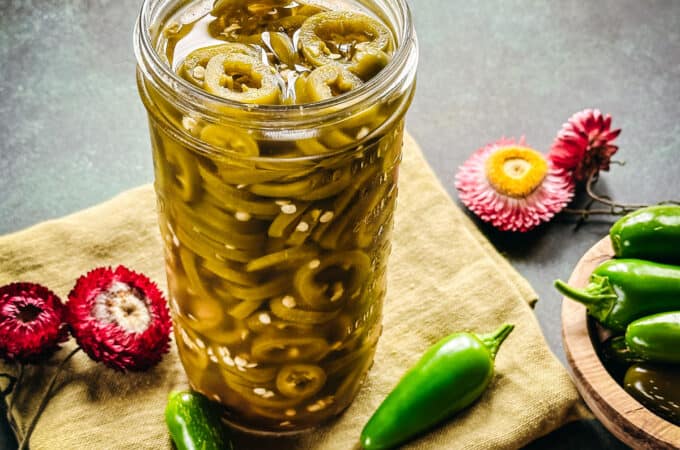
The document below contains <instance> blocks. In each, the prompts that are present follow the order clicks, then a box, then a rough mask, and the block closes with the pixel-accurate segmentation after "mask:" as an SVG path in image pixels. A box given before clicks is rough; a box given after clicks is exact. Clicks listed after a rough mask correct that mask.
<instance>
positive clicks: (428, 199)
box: [0, 135, 582, 450]
mask: <svg viewBox="0 0 680 450" xmlns="http://www.w3.org/2000/svg"><path fill="white" fill-rule="evenodd" d="M0 249H1V250H0V284H5V283H9V282H12V281H16V280H24V281H32V282H38V283H42V284H45V285H47V286H49V287H50V288H51V289H52V290H54V291H55V292H57V293H58V294H59V295H61V296H62V298H65V297H66V295H67V294H68V292H69V290H70V289H71V288H72V287H73V284H74V282H75V279H76V278H77V277H78V276H79V275H81V274H83V273H85V272H87V271H88V270H89V269H91V268H93V267H97V266H104V265H112V266H115V265H118V264H124V265H126V266H128V267H130V268H132V269H134V270H136V271H141V272H144V273H146V274H147V275H148V276H150V277H151V278H152V279H153V280H155V281H157V282H158V283H159V285H160V286H162V287H163V288H165V273H164V264H163V256H162V247H161V240H160V236H159V233H158V226H157V224H156V211H155V196H154V192H153V188H152V187H151V186H150V185H147V186H143V187H140V188H137V189H133V190H131V191H128V192H125V193H123V194H120V195H119V196H117V197H115V198H114V199H112V200H109V201H107V202H105V203H103V204H101V205H98V206H95V207H93V208H90V209H87V210H84V211H81V212H78V213H76V214H73V215H70V216H67V217H64V218H61V219H58V220H51V221H48V222H44V223H41V224H39V225H36V226H34V227H31V228H29V229H26V230H24V231H20V232H17V233H14V234H10V235H6V236H3V237H0ZM536 299H537V296H536V293H535V292H534V291H533V289H532V288H531V286H530V285H529V284H528V282H527V281H526V280H525V279H524V278H522V277H521V276H520V275H519V274H518V273H517V272H516V271H515V270H514V269H513V268H512V267H511V266H510V264H509V263H508V262H507V261H506V260H505V259H504V258H503V257H502V256H501V255H500V254H498V253H497V252H496V251H495V250H494V249H493V247H492V246H491V244H490V243H489V242H488V241H487V240H486V239H485V238H484V237H483V236H482V235H481V233H480V232H479V231H478V230H477V229H476V228H475V226H474V225H473V224H472V223H471V221H470V220H469V219H468V218H467V217H466V215H465V214H463V213H462V212H461V211H460V210H459V209H458V208H457V207H456V206H455V204H454V203H453V202H452V201H451V199H450V198H449V196H448V195H447V193H446V192H445V190H444V189H443V188H442V186H441V185H440V184H439V182H438V181H437V179H436V177H435V175H434V173H433V172H432V170H431V169H430V167H429V166H428V165H427V162H426V161H425V159H424V157H423V155H422V152H421V151H420V149H419V148H418V146H417V144H416V143H415V141H413V139H412V138H411V137H410V136H408V135H407V136H406V138H405V145H404V158H403V163H402V167H401V171H400V186H399V199H398V206H397V212H396V216H395V230H394V233H393V250H392V255H391V256H390V260H389V270H388V293H387V299H386V304H385V308H384V320H383V325H384V331H383V334H382V337H381V340H380V342H379V344H378V351H377V354H376V357H375V363H374V365H373V368H372V369H371V371H370V373H369V375H368V377H367V379H366V381H365V382H364V385H363V386H362V389H361V391H360V393H359V395H358V396H357V398H356V399H355V400H354V402H353V403H352V405H351V406H350V407H349V408H348V409H347V411H346V412H345V413H344V414H342V415H341V416H340V417H339V418H337V419H336V420H334V421H332V422H331V423H329V424H327V425H325V426H323V427H320V428H319V429H317V430H315V431H314V432H313V433H307V434H303V435H300V436H296V437H287V438H276V439H274V438H256V437H252V436H245V435H240V434H236V435H235V442H236V444H237V446H236V447H237V448H238V449H261V448H277V449H297V448H299V449H353V448H358V437H359V434H360V432H361V429H362V427H363V425H364V424H365V423H366V421H367V420H368V418H369V417H370V415H371V414H372V413H373V411H374V410H375V409H376V408H377V407H378V405H379V404H380V402H381V401H382V400H383V398H384V397H385V396H386V395H387V394H388V393H389V391H390V390H391V389H392V388H393V387H394V386H395V385H396V383H397V382H398V381H399V379H400V377H401V376H402V375H403V373H404V371H405V369H406V368H408V367H410V366H411V365H412V364H414V363H415V362H416V361H417V360H418V359H419V357H420V355H421V354H422V353H423V351H424V350H425V349H426V348H427V347H429V346H430V345H432V344H433V343H434V342H436V341H437V340H439V339H440V338H442V337H444V336H446V335H448V334H450V333H452V332H455V331H463V330H471V331H475V332H482V333H483V332H489V331H492V330H493V329H495V328H496V327H497V326H498V325H500V324H501V323H504V322H508V323H513V324H515V325H516V328H515V330H514V331H513V333H512V334H511V335H510V337H509V338H508V339H507V340H506V341H505V343H504V344H503V346H502V348H501V349H500V351H499V354H498V357H497V359H496V375H495V376H494V378H493V381H492V383H491V385H490V387H489V389H488V390H487V391H486V392H485V393H484V394H483V396H482V398H481V399H480V401H478V402H477V403H475V404H474V405H473V406H472V407H470V408H468V409H467V410H465V411H463V412H462V413H460V414H458V415H457V416H456V417H455V418H454V419H453V420H450V421H448V422H446V423H444V424H443V425H442V426H441V427H439V428H436V429H435V430H433V431H432V432H430V433H428V434H426V435H424V436H422V437H420V438H418V439H416V440H414V441H412V442H411V443H409V444H408V445H407V446H406V448H419V449H442V448H446V449H453V448H465V449H485V450H486V449H510V448H519V447H521V446H523V445H525V444H527V443H529V442H531V441H532V440H534V439H536V438H538V437H540V436H542V435H544V434H547V433H548V432H550V431H552V430H553V429H555V428H557V427H559V426H560V425H562V424H563V423H565V422H566V421H568V420H571V419H575V418H578V417H579V416H580V414H581V411H582V406H581V402H580V401H579V396H578V393H577V392H576V389H575V388H574V386H573V384H572V382H571V380H570V378H569V376H568V374H567V372H566V370H565V369H564V368H563V367H562V366H561V365H560V363H559V362H558V361H557V359H556V358H555V357H554V355H553V354H552V353H551V352H550V350H549V349H548V346H547V344H546V342H545V340H544V338H543V335H542V334H541V331H540V328H539V325H538V323H537V321H536V319H535V317H534V314H533V311H532V310H531V306H530V305H531V304H533V302H535V301H536ZM71 348H73V341H69V343H68V344H67V345H65V346H64V349H63V350H61V351H60V352H59V353H58V354H57V355H56V356H55V357H54V358H52V360H51V361H50V363H49V364H45V365H42V366H29V367H28V368H27V370H26V371H25V373H24V381H23V382H22V385H21V388H20V389H19V391H18V393H17V394H16V399H15V401H14V405H15V406H14V407H13V410H12V414H13V417H14V418H15V421H16V422H17V424H18V426H19V427H20V428H22V429H24V428H25V427H26V424H27V422H28V420H30V418H31V417H32V416H33V414H34V413H35V410H36V408H37V405H38V401H39V398H40V397H41V396H42V393H43V391H44V389H45V388H46V385H47V382H48V380H49V378H50V376H51V374H52V373H53V371H54V368H55V367H56V364H57V363H58V362H59V360H60V359H61V358H63V357H64V356H65V355H66V353H67V352H68V351H69V350H70V349H71ZM0 371H3V372H9V373H13V374H16V373H17V368H16V367H14V366H11V365H7V364H4V363H2V364H0ZM56 386H57V388H56V391H55V394H54V395H53V397H52V399H51V400H50V402H49V404H48V406H47V408H46V409H45V410H44V412H43V414H42V416H41V418H40V420H39V422H38V425H37V428H36V430H35V432H34V433H33V437H32V439H31V448H32V449H34V450H41V449H55V448H68V449H103V448H106V449H169V448H171V444H170V440H169V438H168V435H167V431H166V427H165V423H164V419H163V410H164V408H165V403H166V400H167V395H168V393H169V392H170V391H171V390H172V389H178V388H184V387H186V386H187V382H186V378H185V376H184V373H183V371H182V367H181V364H180V363H179V359H178V357H177V353H176V351H175V349H174V343H173V348H172V350H171V352H170V354H168V355H166V357H165V358H164V360H163V361H162V363H161V364H160V365H158V366H157V367H155V368H154V369H152V370H150V371H148V372H145V373H129V374H125V375H123V374H120V373H118V372H115V371H113V370H110V369H108V368H106V367H104V366H102V365H101V364H96V363H94V362H93V361H91V360H89V359H88V358H87V356H86V355H84V354H83V353H82V352H81V353H79V354H77V355H76V356H75V357H74V358H73V359H72V360H71V361H70V362H69V363H68V365H67V368H66V370H65V371H64V372H63V373H62V374H61V375H60V377H59V382H58V383H57V385H56Z"/></svg>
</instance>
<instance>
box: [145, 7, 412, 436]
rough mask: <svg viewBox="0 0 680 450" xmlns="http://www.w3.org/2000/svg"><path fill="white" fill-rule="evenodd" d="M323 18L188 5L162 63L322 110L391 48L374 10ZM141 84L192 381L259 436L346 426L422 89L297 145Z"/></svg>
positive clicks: (165, 34) (249, 93)
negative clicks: (410, 117)
mask: <svg viewBox="0 0 680 450" xmlns="http://www.w3.org/2000/svg"><path fill="white" fill-rule="evenodd" d="M330 7H332V4H330V5H329V4H325V5H324V6H323V7H321V6H318V5H313V4H308V3H300V2H286V1H278V0H270V1H265V0H262V1H258V2H253V1H250V2H247V1H237V0H230V1H218V2H216V3H215V5H214V8H213V9H212V10H210V9H209V11H208V12H205V11H204V12H203V13H201V14H199V13H197V11H199V9H191V6H190V7H185V8H184V9H182V10H180V11H178V12H177V13H176V14H175V15H174V16H173V17H172V18H171V19H169V20H168V21H167V22H166V24H165V26H164V28H163V29H162V30H163V31H162V32H161V38H160V39H159V40H158V42H157V46H158V51H159V53H160V54H161V55H165V56H166V57H167V62H168V64H169V65H170V66H171V67H172V68H173V70H174V71H175V72H176V73H177V74H178V75H179V76H181V77H182V78H184V79H185V80H186V81H187V82H189V83H191V84H192V85H193V86H195V87H196V88H198V89H201V90H204V91H206V92H208V93H210V94H212V95H215V96H217V97H222V98H225V99H227V100H232V101H236V102H240V103H247V104H255V105H263V104H264V105H285V104H294V103H303V104H304V103H312V102H318V101H322V100H324V99H328V98H332V97H336V96H341V95H344V94H345V93H346V92H349V91H351V90H353V89H355V88H358V87H359V86H361V85H362V84H364V83H366V82H367V81H369V80H370V79H371V77H373V76H375V75H376V74H377V73H379V72H380V71H381V70H382V69H383V68H384V66H385V65H386V64H387V63H388V62H389V60H390V58H391V57H392V55H393V51H394V47H395V41H394V38H393V35H392V32H391V31H390V30H389V28H388V27H387V26H386V25H384V24H383V23H381V22H380V21H378V20H377V19H376V18H375V16H370V15H369V14H368V13H367V12H361V11H360V10H358V9H353V10H351V11H349V10H346V9H342V10H333V9H330ZM189 19H190V20H189ZM140 90H141V91H142V92H143V97H144V94H145V95H147V96H148V97H147V99H146V102H145V103H146V105H147V108H148V109H149V116H150V129H151V136H152V144H153V151H154V166H155V175H156V182H155V187H156V191H157V194H158V202H159V218H160V226H161V231H162V235H163V238H164V242H165V253H166V268H167V273H168V286H169V291H170V299H171V300H170V302H171V310H172V312H173V318H174V323H175V338H176V342H177V346H178V349H179V354H180V358H181V360H182V363H183V365H184V368H185V370H186V372H187V375H188V378H189V381H190V383H191V385H192V387H193V388H194V389H196V390H198V391H200V392H202V393H203V394H205V395H207V396H208V397H210V398H212V399H214V400H216V401H219V402H221V403H223V404H224V405H225V406H226V407H227V408H226V410H227V411H228V415H229V417H228V419H229V420H230V421H231V422H233V423H235V424H236V425H239V426H241V427H244V428H247V429H249V430H254V431H266V432H290V431H298V430H303V429H308V428H311V427H313V426H315V425H318V424H320V423H322V422H324V421H325V420H327V419H329V418H331V417H333V416H335V415H337V414H339V413H340V412H341V411H343V410H344V409H345V408H346V407H347V406H348V405H349V403H350V402H351V401H352V399H353V398H354V396H355V395H356V393H357V391H358V389H359V387H360V384H361V382H362V380H363V378H364V377H365V375H366V373H367V371H368V369H369V367H370V366H371V364H372V361H373V355H374V352H375V348H376V343H377V341H378V338H379V336H380V333H381V317H382V304H383V299H384V296H385V291H386V262H387V257H388V255H389V252H390V234H391V230H392V222H393V215H394V208H395V203H396V197H397V173H398V165H399V161H400V158H401V146H402V137H403V114H404V112H405V109H406V107H407V106H408V104H409V102H410V99H411V94H412V89H409V90H407V91H406V92H405V93H404V94H402V95H399V96H397V97H393V98H389V99H386V100H384V101H376V102H374V103H372V104H370V105H367V107H366V108H363V109H362V110H361V111H359V112H358V113H353V114H351V115H348V116H347V117H343V118H342V120H340V121H336V122H335V123H334V124H333V126H319V127H318V128H317V129H315V130H314V133H312V136H313V137H309V138H304V139H285V138H281V139H273V138H271V137H270V136H266V135H263V134H258V133H257V132H256V131H253V127H251V126H250V124H249V123H247V121H245V122H243V123H235V122H234V121H233V120H232V121H231V122H228V121H225V123H221V122H220V123H212V122H210V121H207V120H204V119H203V118H202V117H201V116H200V115H198V114H192V113H191V111H189V112H187V111H186V110H183V109H182V108H179V107H177V105H175V104H173V103H172V102H171V101H168V99H167V98H165V97H164V96H162V95H160V93H159V92H157V91H156V90H155V89H154V87H153V86H152V85H151V84H150V83H146V84H145V83H143V82H142V84H141V85H140ZM232 119H233V118H232ZM172 130H180V131H181V132H182V133H184V134H185V136H183V137H182V138H180V137H178V135H177V133H176V132H174V131H172ZM192 142H194V143H198V144H192ZM202 144H207V145H208V146H210V148H211V149H212V151H211V152H206V151H203V150H202V149H201V148H199V147H200V146H201V145H202Z"/></svg>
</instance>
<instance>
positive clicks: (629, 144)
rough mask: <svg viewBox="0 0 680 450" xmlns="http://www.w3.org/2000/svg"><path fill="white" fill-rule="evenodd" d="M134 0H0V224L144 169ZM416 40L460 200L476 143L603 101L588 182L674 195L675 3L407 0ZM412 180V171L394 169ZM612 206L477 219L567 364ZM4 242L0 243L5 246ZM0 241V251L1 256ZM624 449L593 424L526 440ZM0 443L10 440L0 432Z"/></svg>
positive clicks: (143, 175) (677, 106)
mask: <svg viewBox="0 0 680 450" xmlns="http://www.w3.org/2000/svg"><path fill="white" fill-rule="evenodd" d="M140 3H141V2H140V0H60V1H57V0H0V233H6V232H11V231H15V230H19V229H21V228H23V227H26V226H28V225H31V224H33V223H36V222H39V221H42V220H45V219H48V218H54V217H59V216H62V215H64V214H67V213H70V212H74V211H77V210H79V209H81V208H84V207H87V206H90V205H94V204H96V203H99V202H101V201H103V200H105V199H107V198H109V197H111V196H113V195H114V194H116V193H118V192H120V191H122V190H125V189H127V188H130V187H133V186H136V185H139V184H142V183H146V182H149V181H150V180H151V179H152V165H151V153H150V151H149V142H148V133H147V128H146V118H145V114H144V110H143V107H142V105H141V103H140V102H139V100H138V97H137V92H136V87H135V80H134V65H135V61H134V56H133V53H132V38H131V35H132V28H133V23H134V19H135V16H136V15H137V10H138V8H139V5H140ZM411 5H412V8H413V11H414V17H415V22H416V27H417V30H418V33H419V37H420V48H421V63H420V69H419V79H418V84H419V85H418V93H417V95H416V98H415V101H414V103H413V106H412V109H411V111H410V113H409V116H408V128H409V129H410V131H411V133H412V134H413V135H414V136H415V137H416V138H417V139H418V141H419V142H420V144H421V145H422V147H423V149H424V151H425V153H426V156H427V158H428V160H429V161H430V163H431V164H432V166H433V167H434V169H435V171H436V173H437V175H438V176H439V178H440V180H441V182H442V183H443V184H444V186H445V187H446V189H447V190H448V191H449V193H450V194H451V195H452V196H453V197H454V198H455V189H454V187H453V178H454V174H455V171H456V168H457V167H458V166H459V165H460V164H461V163H462V162H463V161H464V160H465V159H466V158H467V156H468V155H469V154H470V153H471V152H472V151H473V150H475V149H476V148H478V147H480V146H481V145H483V144H485V143H487V142H490V141H493V140H495V139H497V138H499V137H501V136H520V135H525V136H526V138H527V141H528V143H529V144H530V145H532V146H534V147H535V148H537V149H540V150H547V149H548V148H549V146H550V143H551V141H552V139H553V137H554V135H555V134H556V132H557V130H558V129H559V127H560V125H561V124H562V122H564V121H565V120H566V119H567V118H568V117H569V116H570V115H571V114H572V113H573V112H575V111H578V110H580V109H582V108H584V107H598V108H600V109H602V110H603V111H605V112H610V113H611V114H612V115H613V116H614V124H615V126H617V127H623V133H622V135H621V137H620V138H619V140H618V144H619V145H620V147H621V150H620V152H619V154H618V155H617V158H618V159H623V160H625V161H626V162H627V164H626V165H625V166H622V167H620V166H615V167H613V170H612V172H611V173H609V174H605V175H604V176H603V177H602V179H601V181H600V183H599V184H598V189H600V190H601V191H602V192H604V193H609V194H611V195H613V196H615V197H616V198H617V199H621V200H626V201H630V202H643V203H644V202H649V203H653V202H657V201H660V200H665V199H669V198H676V199H677V198H678V197H680V137H679V136H680V122H679V121H678V116H679V113H680V2H676V1H673V0H649V1H646V2H638V1H636V0H601V1H597V2H590V1H585V0H564V1H560V2H540V1H534V0H486V1H464V0H411ZM404 181H405V182H407V180H404ZM610 223H611V222H610V221H609V219H607V218H605V219H604V220H598V221H592V222H590V223H589V224H587V225H586V226H584V227H581V228H580V229H579V230H578V231H574V226H573V225H574V219H572V218H570V217H558V218H557V219H556V220H555V221H554V222H552V223H550V224H548V225H547V226H543V227H541V228H540V229H538V230H536V231H534V232H531V233H527V234H523V235H516V234H503V233H499V232H496V231H494V230H493V229H490V228H489V227H487V226H484V225H482V224H480V226H481V228H482V230H483V231H484V232H485V233H486V234H487V236H488V237H489V238H490V240H491V241H492V242H493V243H494V245H496V247H497V248H498V250H499V251H501V252H502V253H504V254H505V255H506V256H507V257H508V258H509V259H510V261H511V262H512V263H513V265H514V266H515V267H516V268H517V269H518V270H519V271H520V272H521V273H522V274H523V275H524V276H525V277H527V278H528V279H529V281H530V282H531V283H532V285H533V286H534V288H535V289H536V290H537V291H538V293H539V294H540V297H541V300H540V302H539V303H538V305H537V307H536V313H537V315H538V319H539V321H540V323H541V326H542V328H543V331H544V333H545V335H546V339H547V341H548V343H549V345H550V347H551V348H552V349H553V351H554V352H555V353H556V355H557V356H558V357H559V358H560V359H561V360H562V361H564V355H563V351H562V348H561V342H560V316H559V310H560V304H559V296H558V295H557V294H556V293H555V292H554V290H553V289H552V287H551V283H552V280H553V279H555V278H557V277H567V276H568V275H569V273H570V271H571V269H572V267H573V265H574V264H575V262H576V261H577V260H578V258H579V256H580V255H581V254H582V253H583V252H584V251H585V250H586V249H587V248H588V247H590V246H591V245H592V244H593V243H594V242H596V241H597V240H598V239H600V238H601V237H602V236H603V235H604V234H605V233H606V231H607V229H608V226H609V224H610ZM0 252H1V250H0ZM0 254H1V253H0ZM577 447H578V448H603V447H608V448H620V447H622V446H621V444H619V443H617V441H615V440H614V439H613V438H612V437H611V436H610V435H609V434H608V433H607V432H606V431H605V430H603V429H602V428H601V426H599V424H598V423H597V422H595V421H584V422H580V423H576V424H572V425H569V426H567V427H565V428H563V429H562V430H560V431H558V432H557V433H554V434H553V435H551V436H548V437H547V438H544V439H542V440H540V441H538V442H536V443H535V444H534V445H533V446H532V448H577ZM0 448H11V440H8V433H7V431H6V429H5V430H4V431H3V432H0Z"/></svg>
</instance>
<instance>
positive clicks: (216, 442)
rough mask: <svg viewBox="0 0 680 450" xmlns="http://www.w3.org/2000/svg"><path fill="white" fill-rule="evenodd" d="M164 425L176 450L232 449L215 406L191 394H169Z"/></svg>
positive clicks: (186, 392) (205, 399) (197, 394)
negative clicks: (166, 426)
mask: <svg viewBox="0 0 680 450" xmlns="http://www.w3.org/2000/svg"><path fill="white" fill-rule="evenodd" d="M165 422H166V424H167V425H168V430H169V431H170V437H171V438H172V442H173V443H174V444H175V447H176V448H177V450H233V449H234V446H233V445H232V443H231V441H230V440H229V439H228V438H227V436H226V433H225V427H224V425H223V424H222V422H221V421H220V415H219V411H218V408H217V406H216V405H214V404H213V403H212V402H211V401H210V400H208V399H207V398H206V397H204V396H203V395H201V394H199V393H197V392H193V391H182V392H173V393H171V394H170V397H169V399H168V405H167V406H166V408H165Z"/></svg>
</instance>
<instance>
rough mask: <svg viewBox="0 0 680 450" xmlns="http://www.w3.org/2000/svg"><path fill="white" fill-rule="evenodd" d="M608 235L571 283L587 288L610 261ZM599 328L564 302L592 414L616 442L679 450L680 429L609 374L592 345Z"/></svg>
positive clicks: (577, 372)
mask: <svg viewBox="0 0 680 450" xmlns="http://www.w3.org/2000/svg"><path fill="white" fill-rule="evenodd" d="M613 255H614V250H613V249H612V246H611V241H610V240H609V237H606V238H604V239H602V240H601V241H600V242H598V243H597V244H595V245H594V246H593V247H592V248H591V249H590V250H588V251H587V252H586V254H585V255H583V257H582V258H581V260H580V261H579V262H578V264H577V265H576V267H575V268H574V272H573V273H572V274H571V277H570V278H569V284H571V285H572V286H577V287H585V286H586V285H587V284H588V278H589V277H590V274H591V273H592V271H593V270H594V269H595V268H596V267H597V266H598V265H599V264H601V263H602V262H604V261H606V260H608V259H611V258H612V257H613ZM598 328H599V327H598V326H597V325H596V324H595V321H594V320H592V319H590V318H588V316H587V315H586V308H585V306H583V305H582V304H580V303H578V302H575V301H572V300H570V299H568V298H566V297H565V298H564V299H563V301H562V341H563V343H564V351H565V353H566V355H567V361H568V362H569V366H570V369H571V370H570V371H571V374H572V378H573V379H574V383H575V384H576V388H577V389H578V391H579V392H580V393H581V396H582V397H583V399H584V400H585V402H586V403H587V404H588V406H589V407H590V409H591V410H592V411H593V414H595V416H596V417H597V418H598V419H599V420H600V421H601V422H602V424H603V425H604V426H605V427H606V428H607V429H608V430H609V431H611V432H612V433H613V434H614V435H615V436H616V437H617V438H619V439H620V440H621V441H623V442H625V443H626V444H628V445H630V446H631V447H633V448H636V449H638V448H640V449H677V448H679V447H680V427H678V426H676V425H674V424H672V423H670V422H668V421H666V420H664V419H662V418H661V417H659V416H657V415H655V414H654V413H652V412H651V411H649V410H648V409H646V408H645V407H644V406H642V404H640V403H639V402H638V401H637V400H635V399H634V398H633V397H631V396H630V395H628V393H627V392H626V391H625V390H624V389H623V387H621V386H620V385H619V384H617V383H616V381H614V379H613V378H612V377H611V376H610V375H609V373H608V372H607V370H606V369H605V368H604V366H603V365H602V362H601V361H600V358H599V357H598V355H597V353H596V350H595V347H594V346H593V342H599V341H600V340H601V336H599V335H598V332H599V330H598Z"/></svg>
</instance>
